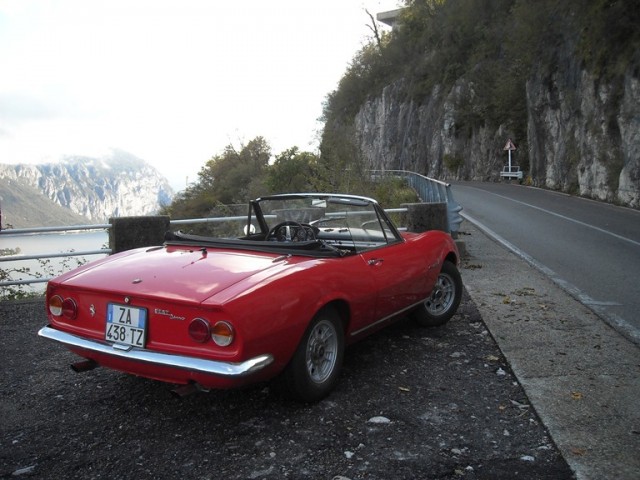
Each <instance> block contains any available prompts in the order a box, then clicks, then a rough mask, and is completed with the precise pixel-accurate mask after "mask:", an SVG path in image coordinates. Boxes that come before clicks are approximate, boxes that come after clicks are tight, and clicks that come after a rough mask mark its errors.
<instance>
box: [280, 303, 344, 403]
mask: <svg viewBox="0 0 640 480" xmlns="http://www.w3.org/2000/svg"><path fill="white" fill-rule="evenodd" d="M343 356H344V330H343V328H342V322H341V321H340V317H339V315H338V313H337V312H336V311H335V310H334V309H333V308H325V309H323V310H321V311H320V312H319V313H318V314H317V315H316V316H315V317H314V319H313V321H312V322H311V324H310V325H309V328H308V329H307V331H306V332H305V334H304V336H303V337H302V341H301V342H300V345H298V348H297V350H296V352H295V354H294V355H293V358H292V359H291V362H290V363H289V365H288V366H287V368H286V369H285V372H284V380H285V382H286V386H287V390H288V392H289V393H290V394H291V396H293V397H294V398H295V399H297V400H302V401H304V402H316V401H318V400H320V399H322V398H323V397H325V396H327V395H328V394H329V392H331V390H332V389H333V387H334V386H335V384H336V382H337V380H338V376H339V375H340V369H341V368H342V358H343Z"/></svg>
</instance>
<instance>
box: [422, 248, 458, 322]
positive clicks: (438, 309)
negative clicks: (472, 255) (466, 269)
mask: <svg viewBox="0 0 640 480" xmlns="http://www.w3.org/2000/svg"><path fill="white" fill-rule="evenodd" d="M461 298H462V277H461V276H460V272H459V271H458V269H457V267H456V266H455V265H454V264H453V263H451V262H450V261H448V260H445V262H444V263H443V264H442V269H441V270H440V273H439V274H438V279H437V280H436V283H435V285H434V286H433V290H432V291H431V295H430V296H429V298H427V299H426V300H425V301H424V302H422V303H421V304H420V305H419V306H418V307H417V308H416V309H415V310H413V312H411V317H412V318H413V319H414V320H415V321H416V322H418V324H419V325H422V326H423V327H438V326H440V325H444V324H445V323H447V322H448V321H449V320H451V317H453V316H454V315H455V313H456V311H457V310H458V306H459V305H460V299H461Z"/></svg>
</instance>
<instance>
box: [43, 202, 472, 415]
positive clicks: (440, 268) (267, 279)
mask: <svg viewBox="0 0 640 480" xmlns="http://www.w3.org/2000/svg"><path fill="white" fill-rule="evenodd" d="M236 230H237V231H238V232H244V233H242V234H241V236H236V237H234V238H217V237H209V236H197V235H188V234H184V233H181V232H176V233H171V232H169V233H167V236H166V239H165V243H164V245H162V246H156V247H151V248H140V249H135V250H129V251H126V252H122V253H118V254H115V255H112V256H110V257H107V258H104V259H101V260H99V261H96V262H92V263H89V264H86V265H83V266H82V267H80V268H77V269H75V270H73V271H70V272H68V273H65V274H63V275H61V276H59V277H57V278H56V279H54V280H51V281H50V282H49V284H48V286H47V293H46V306H47V315H48V320H49V324H48V325H47V326H45V327H43V328H42V329H41V330H40V331H39V335H40V336H41V337H44V338H47V339H50V340H53V341H56V342H59V343H61V344H63V345H65V346H66V347H67V348H68V349H70V350H71V351H72V352H75V353H76V354H78V355H79V356H81V357H84V360H83V361H79V362H78V363H76V364H74V365H72V367H73V368H74V370H76V371H85V370H90V369H92V368H94V367H96V366H103V367H107V368H111V369H115V370H120V371H123V372H127V373H130V374H133V375H139V376H142V377H147V378H152V379H157V380H161V381H164V382H169V383H171V384H174V385H177V387H176V390H175V391H176V393H179V394H186V393H188V392H189V391H192V390H208V389H212V388H232V387H237V386H241V385H244V384H247V383H253V382H261V381H266V380H271V379H274V378H275V379H277V380H278V381H279V382H281V384H282V385H284V386H285V388H286V389H287V390H288V391H289V393H290V394H291V395H292V396H293V397H295V398H297V399H299V400H302V401H308V402H310V401H317V400H319V399H321V398H323V397H324V396H326V395H327V394H328V393H329V392H330V391H331V390H332V388H333V387H334V386H335V384H336V382H337V380H338V376H339V372H340V369H341V365H342V359H343V355H344V349H345V346H346V345H348V344H350V343H352V342H355V341H356V340H358V339H361V338H363V337H364V336H366V335H369V334H371V333H372V332H374V331H376V330H378V329H380V328H382V327H383V326H385V325H387V324H389V323H390V322H392V321H393V320H395V319H397V318H399V317H402V316H404V315H406V314H409V315H411V316H412V317H414V318H415V319H416V320H417V321H418V322H419V323H420V324H422V325H425V326H436V325H442V324H444V323H445V322H447V321H448V320H449V319H450V318H451V317H452V316H453V315H454V313H455V312H456V309H457V308H458V305H459V303H460V297H461V293H462V281H461V278H460V273H459V271H458V269H457V265H458V251H457V249H456V246H455V243H454V242H453V240H452V239H451V236H450V235H448V234H447V233H444V232H441V231H435V230H434V231H428V232H425V233H420V234H417V233H408V232H399V231H398V229H397V228H396V227H395V226H394V224H393V223H392V221H391V220H390V219H389V218H388V216H387V215H386V214H385V211H384V210H383V209H382V208H381V207H380V206H379V205H378V203H377V202H376V201H375V200H372V199H369V198H364V197H359V196H353V195H337V194H290V195H274V196H270V197H263V198H260V199H257V200H254V201H251V202H250V204H249V212H248V214H247V217H246V220H245V221H244V225H242V224H240V225H236Z"/></svg>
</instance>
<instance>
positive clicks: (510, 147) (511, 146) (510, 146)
mask: <svg viewBox="0 0 640 480" xmlns="http://www.w3.org/2000/svg"><path fill="white" fill-rule="evenodd" d="M515 149H516V146H515V145H514V144H513V142H512V141H511V139H509V140H507V144H506V145H505V146H504V148H503V150H507V151H508V152H509V170H508V172H509V173H511V151H512V150H515Z"/></svg>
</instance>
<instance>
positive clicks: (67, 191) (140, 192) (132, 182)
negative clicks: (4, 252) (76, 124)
mask: <svg viewBox="0 0 640 480" xmlns="http://www.w3.org/2000/svg"><path fill="white" fill-rule="evenodd" d="M0 178H2V179H3V180H4V185H5V188H10V186H11V185H12V184H17V185H20V186H22V187H29V188H32V189H35V190H36V191H37V192H40V193H41V194H42V195H43V196H44V197H46V198H47V199H48V200H49V201H50V202H51V203H53V204H56V205H59V206H61V207H64V208H67V209H69V210H70V211H72V212H73V213H75V214H77V215H81V216H83V217H84V218H86V219H87V220H89V221H90V222H95V223H101V222H105V221H107V220H108V219H109V217H112V216H130V215H149V214H154V213H157V211H158V210H159V208H160V206H161V205H166V204H168V203H170V202H171V198H172V196H173V191H172V189H171V187H170V186H169V183H168V181H167V179H166V178H164V177H163V176H162V175H161V174H160V173H159V172H158V171H157V170H156V169H155V168H153V167H151V166H150V165H148V164H147V163H145V162H144V161H143V160H140V159H139V158H136V157H134V156H133V155H131V154H128V153H126V152H122V151H113V153H112V155H111V156H109V157H105V158H100V159H97V158H89V157H67V158H64V159H63V160H61V161H60V162H59V163H48V164H41V165H25V164H19V165H0ZM10 209H11V206H10V205H6V204H5V205H3V210H4V211H5V213H6V212H7V211H8V210H10Z"/></svg>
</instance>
